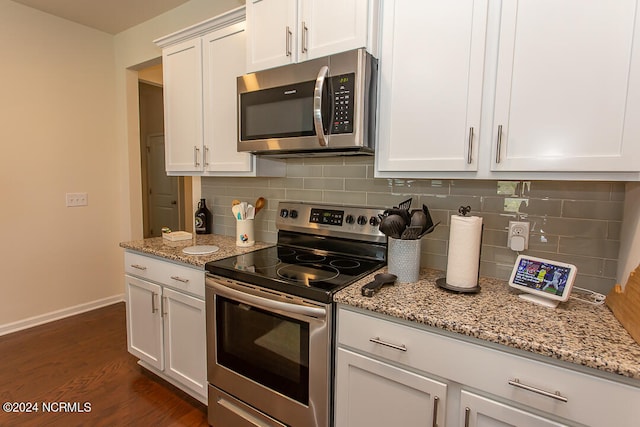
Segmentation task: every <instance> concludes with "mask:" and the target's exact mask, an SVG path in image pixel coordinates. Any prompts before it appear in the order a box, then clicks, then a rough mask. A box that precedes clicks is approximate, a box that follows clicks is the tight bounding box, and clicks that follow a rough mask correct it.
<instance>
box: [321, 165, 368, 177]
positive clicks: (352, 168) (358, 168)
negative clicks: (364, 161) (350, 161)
mask: <svg viewBox="0 0 640 427" xmlns="http://www.w3.org/2000/svg"><path fill="white" fill-rule="evenodd" d="M322 174H323V176H325V177H327V178H366V177H367V166H366V165H349V166H337V165H324V166H322Z"/></svg>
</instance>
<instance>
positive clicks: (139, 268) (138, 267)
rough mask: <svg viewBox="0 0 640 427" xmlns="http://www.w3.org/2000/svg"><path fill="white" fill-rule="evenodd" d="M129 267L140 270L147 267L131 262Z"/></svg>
mask: <svg viewBox="0 0 640 427" xmlns="http://www.w3.org/2000/svg"><path fill="white" fill-rule="evenodd" d="M131 267H133V268H136V269H138V270H142V271H144V270H146V269H147V267H145V266H144V265H140V264H131Z"/></svg>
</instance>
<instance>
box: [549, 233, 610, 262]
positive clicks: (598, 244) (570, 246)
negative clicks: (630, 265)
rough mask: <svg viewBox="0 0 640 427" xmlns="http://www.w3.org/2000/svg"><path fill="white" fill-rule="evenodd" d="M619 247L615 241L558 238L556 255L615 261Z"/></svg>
mask: <svg viewBox="0 0 640 427" xmlns="http://www.w3.org/2000/svg"><path fill="white" fill-rule="evenodd" d="M619 247H620V242H618V241H616V240H605V239H585V238H575V237H560V245H559V248H558V253H562V254H569V255H583V256H589V257H594V258H609V259H617V258H618V248H619Z"/></svg>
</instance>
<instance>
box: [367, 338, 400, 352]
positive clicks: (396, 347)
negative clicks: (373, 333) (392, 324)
mask: <svg viewBox="0 0 640 427" xmlns="http://www.w3.org/2000/svg"><path fill="white" fill-rule="evenodd" d="M369 341H371V342H372V343H374V344H380V345H384V346H387V347H391V348H393V349H395V350H400V351H407V347H405V345H404V344H401V345H397V344H391V343H389V342H386V341H382V340H381V339H380V337H375V338H369Z"/></svg>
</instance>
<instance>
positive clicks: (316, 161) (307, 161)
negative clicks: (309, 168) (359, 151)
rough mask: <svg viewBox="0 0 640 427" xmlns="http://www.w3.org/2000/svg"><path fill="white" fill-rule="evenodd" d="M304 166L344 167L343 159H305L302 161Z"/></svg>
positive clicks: (337, 157)
mask: <svg viewBox="0 0 640 427" xmlns="http://www.w3.org/2000/svg"><path fill="white" fill-rule="evenodd" d="M303 163H304V164H305V165H340V166H344V164H345V158H344V157H339V156H336V157H305V158H304V160H303Z"/></svg>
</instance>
